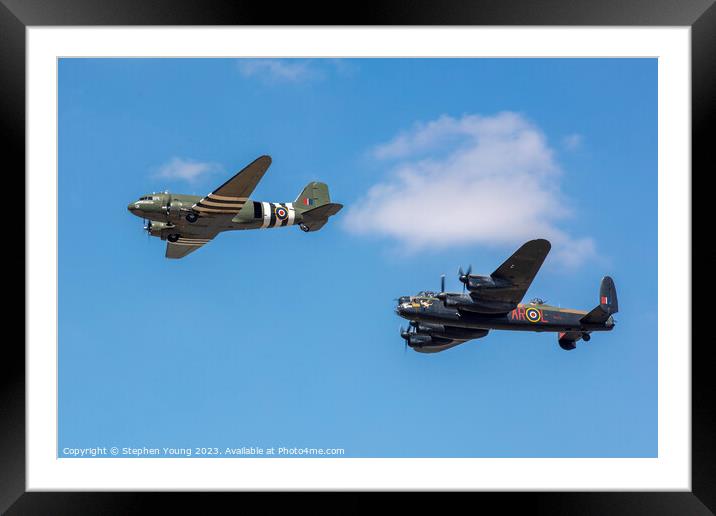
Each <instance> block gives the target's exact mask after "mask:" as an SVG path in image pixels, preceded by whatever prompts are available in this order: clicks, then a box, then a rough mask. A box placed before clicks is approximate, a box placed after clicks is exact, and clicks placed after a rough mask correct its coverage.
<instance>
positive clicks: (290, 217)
mask: <svg viewBox="0 0 716 516" xmlns="http://www.w3.org/2000/svg"><path fill="white" fill-rule="evenodd" d="M286 208H288V223H287V224H286V225H287V226H293V221H294V220H296V210H294V209H293V203H292V202H287V203H286Z"/></svg>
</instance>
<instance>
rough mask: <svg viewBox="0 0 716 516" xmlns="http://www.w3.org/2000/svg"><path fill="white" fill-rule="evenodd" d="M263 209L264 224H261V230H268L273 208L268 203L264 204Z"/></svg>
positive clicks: (262, 204)
mask: <svg viewBox="0 0 716 516" xmlns="http://www.w3.org/2000/svg"><path fill="white" fill-rule="evenodd" d="M261 209H262V210H263V212H264V222H263V224H261V229H266V228H267V227H268V225H269V223H270V222H271V206H270V205H269V203H267V202H262V203H261Z"/></svg>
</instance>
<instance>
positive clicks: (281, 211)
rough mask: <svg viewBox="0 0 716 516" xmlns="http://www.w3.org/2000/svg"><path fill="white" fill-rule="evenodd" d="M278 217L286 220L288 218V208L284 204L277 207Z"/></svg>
mask: <svg viewBox="0 0 716 516" xmlns="http://www.w3.org/2000/svg"><path fill="white" fill-rule="evenodd" d="M276 218H277V219H278V220H286V219H287V218H288V210H286V208H284V207H283V206H277V207H276Z"/></svg>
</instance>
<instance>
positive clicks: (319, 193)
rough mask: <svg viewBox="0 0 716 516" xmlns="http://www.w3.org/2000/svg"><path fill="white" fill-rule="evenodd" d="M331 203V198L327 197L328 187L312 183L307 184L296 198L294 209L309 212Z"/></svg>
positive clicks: (315, 182) (324, 184)
mask: <svg viewBox="0 0 716 516" xmlns="http://www.w3.org/2000/svg"><path fill="white" fill-rule="evenodd" d="M329 202H331V196H330V195H328V185H327V184H326V183H319V182H317V181H312V182H311V183H308V184H307V185H306V187H305V188H304V189H303V191H302V192H301V193H300V194H299V196H298V197H296V200H295V201H294V203H293V204H294V207H295V208H297V209H304V210H310V209H313V208H317V207H318V206H323V205H324V204H328V203H329Z"/></svg>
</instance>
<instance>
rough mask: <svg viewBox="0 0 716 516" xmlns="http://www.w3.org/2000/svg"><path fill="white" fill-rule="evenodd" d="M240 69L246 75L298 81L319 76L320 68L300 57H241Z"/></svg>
mask: <svg viewBox="0 0 716 516" xmlns="http://www.w3.org/2000/svg"><path fill="white" fill-rule="evenodd" d="M238 66H239V71H240V72H241V74H242V75H244V76H245V77H258V78H261V79H264V80H269V81H288V82H298V81H303V80H306V79H313V78H318V77H320V76H321V72H320V70H318V69H316V68H315V67H312V66H311V63H310V61H306V60H302V59H301V60H299V59H240V60H239V61H238Z"/></svg>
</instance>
